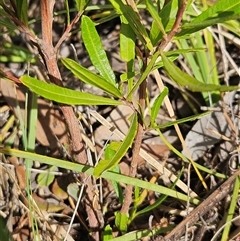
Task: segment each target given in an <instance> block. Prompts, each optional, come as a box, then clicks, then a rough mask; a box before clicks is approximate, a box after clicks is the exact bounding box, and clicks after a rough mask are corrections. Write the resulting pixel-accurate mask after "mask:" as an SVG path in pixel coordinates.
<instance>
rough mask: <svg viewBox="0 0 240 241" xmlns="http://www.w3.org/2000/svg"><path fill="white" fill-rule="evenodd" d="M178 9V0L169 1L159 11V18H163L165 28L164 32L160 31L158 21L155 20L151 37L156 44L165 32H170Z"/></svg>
mask: <svg viewBox="0 0 240 241" xmlns="http://www.w3.org/2000/svg"><path fill="white" fill-rule="evenodd" d="M177 10H178V0H172V1H169V2H168V3H167V4H166V5H165V6H163V8H162V10H161V11H160V13H159V18H160V19H161V23H162V25H163V28H164V31H163V32H162V31H159V27H158V24H157V22H156V21H153V23H152V26H151V30H150V38H151V40H152V43H153V45H154V46H155V45H156V44H158V43H159V41H160V40H161V39H162V37H163V33H165V32H168V31H169V30H170V29H171V28H172V26H173V24H174V22H175V19H176V14H177Z"/></svg>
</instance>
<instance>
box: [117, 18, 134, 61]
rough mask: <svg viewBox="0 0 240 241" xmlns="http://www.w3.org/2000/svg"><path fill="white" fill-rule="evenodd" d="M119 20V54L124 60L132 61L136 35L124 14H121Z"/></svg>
mask: <svg viewBox="0 0 240 241" xmlns="http://www.w3.org/2000/svg"><path fill="white" fill-rule="evenodd" d="M121 22H122V23H121V32H120V56H121V59H122V60H124V61H131V60H132V61H133V60H134V58H135V40H136V35H135V34H134V32H133V31H132V28H131V27H130V25H129V23H128V21H127V19H126V18H125V17H124V16H121Z"/></svg>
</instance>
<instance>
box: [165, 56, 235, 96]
mask: <svg viewBox="0 0 240 241" xmlns="http://www.w3.org/2000/svg"><path fill="white" fill-rule="evenodd" d="M161 56H162V60H163V64H164V67H165V69H166V71H167V73H168V75H169V76H170V77H171V79H172V80H173V81H175V82H176V83H177V84H179V85H180V86H182V87H185V88H187V89H189V90H191V91H193V92H203V91H215V90H217V91H221V92H224V91H232V90H237V89H238V88H239V86H226V85H214V84H205V83H202V82H201V81H198V80H197V79H195V78H193V77H192V76H190V75H188V74H186V73H184V72H183V71H182V70H180V69H179V68H178V67H177V66H176V65H174V64H173V63H172V62H171V61H169V60H168V58H167V57H166V56H165V55H164V54H163V53H161Z"/></svg>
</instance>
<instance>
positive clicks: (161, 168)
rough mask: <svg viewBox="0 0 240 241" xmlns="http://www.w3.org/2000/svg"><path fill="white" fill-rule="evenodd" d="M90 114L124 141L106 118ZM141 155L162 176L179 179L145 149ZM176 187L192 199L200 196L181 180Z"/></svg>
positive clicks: (173, 179) (120, 133)
mask: <svg viewBox="0 0 240 241" xmlns="http://www.w3.org/2000/svg"><path fill="white" fill-rule="evenodd" d="M90 114H91V115H92V116H93V117H94V118H95V119H96V120H98V121H99V122H100V123H101V124H102V125H104V126H105V127H107V128H108V129H109V130H111V131H112V132H113V133H114V134H115V135H116V136H118V137H119V138H120V139H121V140H123V139H124V137H125V136H124V134H123V133H122V132H120V131H119V130H118V129H116V128H115V127H114V126H113V125H112V124H111V123H109V122H108V121H107V120H106V119H105V118H104V117H102V116H101V115H100V114H99V113H97V112H96V111H90ZM139 155H140V156H141V157H142V158H143V159H144V160H145V161H146V162H147V163H149V164H150V165H151V166H152V167H154V168H155V169H156V170H157V171H159V172H160V173H161V174H163V175H165V176H166V177H168V178H169V179H170V180H171V181H172V182H173V183H174V182H175V181H176V180H177V179H178V177H177V176H176V175H174V174H173V173H172V172H171V171H169V170H168V169H167V168H166V167H164V165H163V164H161V163H160V162H158V161H156V160H155V159H154V158H153V157H152V156H150V155H149V154H148V153H147V152H146V151H145V150H144V149H142V148H141V149H140V152H139ZM176 185H177V186H178V187H179V188H180V189H181V190H183V191H184V192H185V193H189V195H190V197H195V198H196V197H198V195H197V194H196V193H195V192H193V191H192V190H191V189H189V187H188V186H187V185H186V184H185V183H183V182H182V181H181V180H178V181H177V183H176Z"/></svg>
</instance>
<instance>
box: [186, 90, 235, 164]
mask: <svg viewBox="0 0 240 241" xmlns="http://www.w3.org/2000/svg"><path fill="white" fill-rule="evenodd" d="M235 93H236V91H232V92H229V93H227V94H226V95H225V96H224V102H225V103H226V105H230V104H231V103H232V102H233V99H234V96H235ZM217 106H218V107H221V104H220V103H218V105H217ZM210 130H212V131H210ZM217 133H219V134H217ZM221 135H225V136H226V137H230V136H231V128H230V126H229V125H228V123H227V121H226V119H225V117H224V115H223V113H222V111H219V112H212V113H211V114H209V115H205V116H203V117H202V118H201V119H200V120H198V121H197V122H196V124H195V125H194V126H193V128H192V129H191V131H190V132H189V133H188V134H187V136H186V138H185V143H186V145H187V148H188V149H189V151H190V154H191V157H192V159H193V160H194V161H195V160H197V159H198V158H199V157H201V156H203V155H204V153H205V152H206V151H207V149H208V148H210V147H211V146H213V145H215V144H217V143H218V142H220V141H221ZM230 139H231V138H230ZM182 153H183V154H184V155H186V156H187V152H186V150H185V149H184V150H183V151H182Z"/></svg>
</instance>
